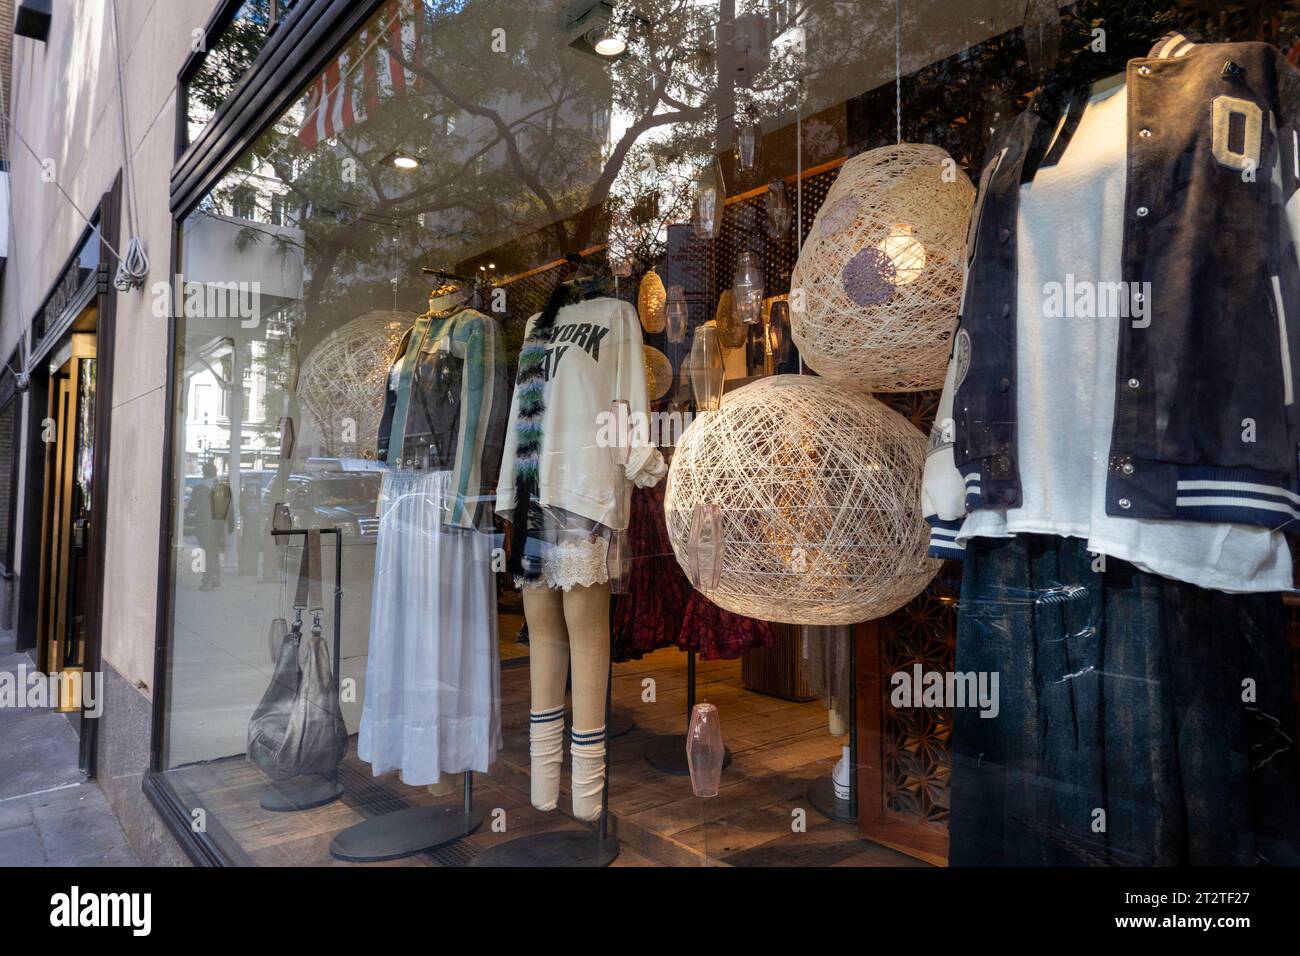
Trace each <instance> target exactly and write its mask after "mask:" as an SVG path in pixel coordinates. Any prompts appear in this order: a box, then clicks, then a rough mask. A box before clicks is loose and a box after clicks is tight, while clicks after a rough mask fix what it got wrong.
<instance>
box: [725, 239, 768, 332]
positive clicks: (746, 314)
mask: <svg viewBox="0 0 1300 956" xmlns="http://www.w3.org/2000/svg"><path fill="white" fill-rule="evenodd" d="M731 294H732V295H733V296H734V297H735V302H736V315H737V316H738V317H739V318H740V321H742V322H744V323H745V324H746V325H754V324H756V323H757V322H759V321H760V320H761V319H762V318H763V270H762V268H761V267H760V266H759V264H758V257H757V256H756V255H754V253H752V252H742V253H741V254H740V255H739V256H737V257H736V272H735V275H734V276H733V277H732V280H731Z"/></svg>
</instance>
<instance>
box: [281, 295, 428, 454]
mask: <svg viewBox="0 0 1300 956" xmlns="http://www.w3.org/2000/svg"><path fill="white" fill-rule="evenodd" d="M416 318H417V316H416V315H415V314H414V313H412V312H393V311H375V312H367V313H366V314H365V315H362V316H359V317H358V318H355V319H353V320H351V321H350V322H347V323H345V324H344V325H341V326H339V327H338V328H337V329H335V330H334V331H333V332H331V333H330V334H329V335H327V336H325V338H324V339H322V340H321V342H320V343H319V344H318V345H317V346H316V347H315V348H314V349H312V350H311V352H310V353H308V355H307V357H306V358H305V359H304V360H303V363H302V371H301V372H300V373H299V375H298V394H299V397H300V398H301V401H302V404H303V407H304V408H305V409H306V410H307V412H308V414H309V415H311V417H312V420H313V421H314V422H315V423H316V428H317V430H318V431H319V432H320V435H321V440H322V443H323V446H324V447H323V453H325V454H341V453H343V452H345V451H355V452H356V453H358V454H360V453H361V452H364V451H366V450H373V449H374V447H375V445H376V443H377V441H378V436H379V420H380V418H382V417H383V413H384V397H385V395H386V392H385V389H386V388H387V381H388V370H389V367H390V366H392V364H393V359H394V358H395V357H396V355H397V347H398V346H399V345H400V344H401V342H402V336H403V335H404V334H405V332H406V330H407V329H409V328H410V327H411V326H412V325H414V324H415V320H416ZM349 422H351V423H353V424H352V425H351V426H349V424H348V423H349ZM354 434H355V438H354V440H353V441H348V438H349V436H352V435H354ZM354 444H355V446H356V447H355V449H351V448H349V447H348V446H351V445H354Z"/></svg>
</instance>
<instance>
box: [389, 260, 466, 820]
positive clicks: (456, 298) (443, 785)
mask: <svg viewBox="0 0 1300 956" xmlns="http://www.w3.org/2000/svg"><path fill="white" fill-rule="evenodd" d="M471 291H472V290H471V289H470V287H469V286H458V285H453V284H450V283H448V284H444V285H442V286H440V287H438V288H437V289H434V290H433V292H432V293H431V294H430V296H429V311H430V312H450V311H451V310H452V309H454V308H456V306H458V305H460V304H461V303H463V302H465V301H467V300H468V299H469V297H470V293H471ZM400 358H401V356H399V357H398V359H399V360H400ZM460 786H461V775H460V774H446V773H444V774H439V776H438V782H437V783H431V784H429V787H428V789H429V793H431V794H433V795H434V796H435V797H446V796H450V795H451V794H453V793H455V792H456V790H457V788H459V787H460Z"/></svg>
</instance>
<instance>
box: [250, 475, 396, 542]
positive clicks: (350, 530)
mask: <svg viewBox="0 0 1300 956" xmlns="http://www.w3.org/2000/svg"><path fill="white" fill-rule="evenodd" d="M383 477H384V475H383V472H382V471H321V472H317V473H315V474H309V475H304V474H293V475H290V476H289V478H288V480H287V482H286V483H285V489H284V501H285V502H286V503H287V504H288V505H289V513H290V514H291V515H292V516H293V523H294V526H295V527H298V528H332V527H334V526H335V525H337V526H338V527H340V528H341V529H343V533H344V534H354V535H358V536H365V535H373V534H375V533H376V532H377V531H378V530H379V519H378V518H376V517H375V507H376V505H377V504H378V502H379V486H380V483H381V482H382V481H383ZM273 488H274V486H271V487H268V488H267V490H266V493H265V494H264V495H263V500H262V508H263V510H264V511H265V513H267V514H269V513H270V510H271V508H272V507H273V505H274V502H273V501H271V500H270V496H271V494H272V493H273Z"/></svg>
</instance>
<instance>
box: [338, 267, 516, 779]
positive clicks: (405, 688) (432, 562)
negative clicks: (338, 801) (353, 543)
mask: <svg viewBox="0 0 1300 956" xmlns="http://www.w3.org/2000/svg"><path fill="white" fill-rule="evenodd" d="M439 278H440V279H441V283H440V285H438V286H437V287H436V288H435V289H434V290H433V293H432V294H431V295H430V297H429V311H428V312H427V313H425V314H424V315H422V316H420V318H419V320H418V321H417V322H416V324H415V326H414V328H413V329H412V330H411V331H410V332H408V333H407V335H406V337H405V339H404V340H403V343H402V345H401V346H400V347H399V350H398V351H399V354H398V356H397V358H396V359H395V360H394V363H393V366H392V368H391V370H390V372H389V375H388V393H387V396H386V401H385V412H384V417H383V421H382V422H381V424H380V434H379V442H378V448H379V459H380V460H381V461H383V462H384V463H385V464H386V465H387V470H386V471H385V474H384V482H383V486H382V488H381V491H380V498H379V503H378V508H377V516H378V518H379V529H378V540H377V542H376V559H375V560H376V571H375V577H374V598H373V601H372V612H371V628H370V633H371V641H370V648H369V654H368V657H367V663H366V685H365V697H364V700H363V705H362V717H361V727H360V732H359V735H358V742H357V752H358V755H359V756H360V757H361V758H362V759H363V760H366V761H367V762H369V763H371V764H372V767H373V770H374V772H375V773H376V774H380V773H385V772H387V771H390V770H398V771H399V772H400V774H401V778H402V780H403V782H404V783H406V784H408V785H412V786H428V787H429V788H430V790H431V792H432V793H434V794H435V795H445V794H446V793H449V792H450V791H451V790H452V789H454V788H455V787H456V785H457V777H458V775H460V774H462V773H464V772H466V771H477V772H485V771H486V770H488V768H489V766H490V764H491V762H492V761H493V760H494V758H495V756H496V752H497V750H498V749H499V747H500V690H499V672H498V671H499V668H498V664H497V644H496V630H497V617H496V600H495V597H496V596H495V589H494V586H493V580H492V572H491V548H492V545H493V534H492V521H491V514H490V512H489V510H488V508H487V507H485V506H484V505H483V504H482V502H483V501H484V500H485V498H486V496H487V494H488V492H489V491H490V484H491V481H492V479H493V477H495V475H496V472H497V468H498V466H499V461H500V454H501V437H502V434H503V432H504V426H505V413H506V407H507V403H506V392H505V390H506V382H505V376H504V361H503V355H502V352H501V341H500V336H499V335H498V334H497V331H498V330H497V323H496V322H495V321H494V320H493V319H492V318H491V317H489V316H486V315H483V314H482V313H480V312H478V311H476V310H475V309H473V308H470V307H468V306H470V305H472V304H473V302H474V300H475V295H476V293H475V289H474V286H473V284H472V283H470V282H468V281H466V280H459V281H457V280H456V279H455V277H450V276H440V277H439Z"/></svg>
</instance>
